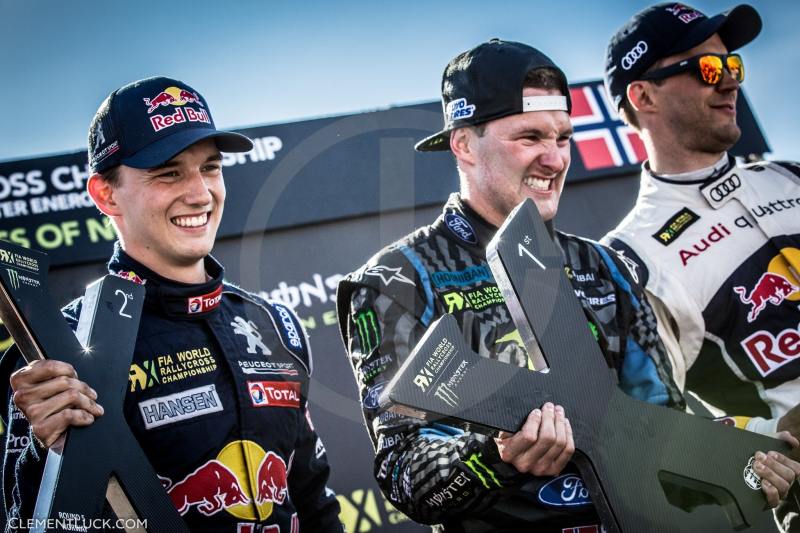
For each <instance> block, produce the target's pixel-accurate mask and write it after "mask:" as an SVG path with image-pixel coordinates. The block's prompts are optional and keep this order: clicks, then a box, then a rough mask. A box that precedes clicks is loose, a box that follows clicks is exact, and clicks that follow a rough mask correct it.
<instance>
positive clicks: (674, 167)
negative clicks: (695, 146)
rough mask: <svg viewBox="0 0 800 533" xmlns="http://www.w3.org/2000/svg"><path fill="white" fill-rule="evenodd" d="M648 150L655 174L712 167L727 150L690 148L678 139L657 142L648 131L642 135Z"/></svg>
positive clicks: (650, 164)
mask: <svg viewBox="0 0 800 533" xmlns="http://www.w3.org/2000/svg"><path fill="white" fill-rule="evenodd" d="M642 141H643V142H644V145H645V149H646V150H647V157H648V164H649V166H650V170H651V171H652V172H653V173H654V174H658V175H664V174H683V173H686V172H693V171H695V170H700V169H703V168H707V167H711V166H713V165H715V164H716V163H717V161H719V160H720V158H722V156H723V155H725V153H726V152H719V153H711V152H698V151H696V150H690V149H688V148H686V147H684V146H682V145H680V144H679V143H678V142H677V140H676V139H675V140H672V141H668V140H661V141H660V142H658V143H656V142H654V141H653V136H651V135H648V134H647V133H646V132H645V133H644V135H642Z"/></svg>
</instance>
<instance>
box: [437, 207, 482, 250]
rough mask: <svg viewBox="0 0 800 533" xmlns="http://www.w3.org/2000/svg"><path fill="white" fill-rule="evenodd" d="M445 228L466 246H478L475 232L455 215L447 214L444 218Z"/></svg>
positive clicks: (465, 221) (462, 219)
mask: <svg viewBox="0 0 800 533" xmlns="http://www.w3.org/2000/svg"><path fill="white" fill-rule="evenodd" d="M444 221H445V224H447V228H448V229H449V230H450V231H451V232H453V235H455V236H456V237H458V238H459V239H461V240H462V241H464V242H466V243H468V244H478V237H477V236H476V235H475V230H474V229H472V226H471V225H470V223H469V222H467V219H465V218H464V217H462V216H460V215H457V214H456V213H447V215H445V217H444Z"/></svg>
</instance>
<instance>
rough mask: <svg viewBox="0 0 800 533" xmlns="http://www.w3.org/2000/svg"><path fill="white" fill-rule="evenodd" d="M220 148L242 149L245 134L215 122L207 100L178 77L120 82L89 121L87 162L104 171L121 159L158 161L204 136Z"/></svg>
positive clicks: (148, 164)
mask: <svg viewBox="0 0 800 533" xmlns="http://www.w3.org/2000/svg"><path fill="white" fill-rule="evenodd" d="M209 138H213V139H214V140H215V141H216V143H217V147H218V148H219V149H220V151H223V152H247V151H250V150H251V149H252V148H253V143H252V141H251V140H250V139H248V138H247V137H245V136H244V135H240V134H238V133H233V132H227V131H220V130H218V129H216V127H215V126H214V120H213V119H212V118H211V112H210V111H209V109H208V103H207V102H206V101H205V99H204V98H203V97H202V96H201V95H200V93H198V92H197V91H195V90H194V89H192V88H191V87H189V86H188V85H186V84H185V83H183V82H182V81H179V80H175V79H172V78H165V77H161V76H159V77H153V78H147V79H144V80H139V81H135V82H133V83H130V84H128V85H125V86H124V87H120V88H119V89H117V90H116V91H114V92H112V93H111V94H110V95H109V96H108V98H106V99H105V100H104V101H103V103H102V104H100V108H99V109H98V110H97V113H96V114H95V116H94V119H92V123H91V124H90V125H89V165H90V167H91V169H92V172H103V171H104V170H108V169H110V168H112V167H115V166H117V165H120V164H124V165H127V166H129V167H134V168H153V167H157V166H159V165H162V164H164V163H166V162H167V161H169V160H170V159H172V158H173V157H175V156H176V155H178V154H179V153H180V152H182V151H183V150H185V149H186V148H188V147H189V146H191V145H193V144H195V143H196V142H198V141H202V140H203V139H209Z"/></svg>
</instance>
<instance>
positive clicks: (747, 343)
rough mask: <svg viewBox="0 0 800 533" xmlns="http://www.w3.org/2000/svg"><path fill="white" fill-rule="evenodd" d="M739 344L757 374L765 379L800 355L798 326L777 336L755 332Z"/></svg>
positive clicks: (768, 332)
mask: <svg viewBox="0 0 800 533" xmlns="http://www.w3.org/2000/svg"><path fill="white" fill-rule="evenodd" d="M741 344H742V348H744V351H745V353H746V354H747V356H748V357H749V358H750V360H751V361H752V362H753V365H754V366H755V367H756V369H757V370H758V372H759V374H761V376H762V377H766V376H768V375H769V374H772V373H773V372H775V371H776V370H778V369H779V368H781V367H782V366H784V365H787V364H789V363H791V362H792V361H797V358H798V356H799V355H800V325H798V327H797V328H786V329H784V330H783V331H781V332H780V333H778V334H777V335H773V334H772V332H770V331H765V330H761V331H756V332H755V333H753V334H752V335H750V336H749V337H747V338H746V339H745V340H743V341H742V342H741Z"/></svg>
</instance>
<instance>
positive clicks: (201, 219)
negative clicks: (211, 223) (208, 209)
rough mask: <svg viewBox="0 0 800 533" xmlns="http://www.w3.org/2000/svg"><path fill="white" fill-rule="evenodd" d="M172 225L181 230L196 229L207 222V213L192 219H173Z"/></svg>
mask: <svg viewBox="0 0 800 533" xmlns="http://www.w3.org/2000/svg"><path fill="white" fill-rule="evenodd" d="M172 222H173V224H175V225H177V226H181V227H183V228H197V227H200V226H203V225H205V223H206V222H208V213H203V214H202V215H197V216H193V217H175V218H173V219H172Z"/></svg>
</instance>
